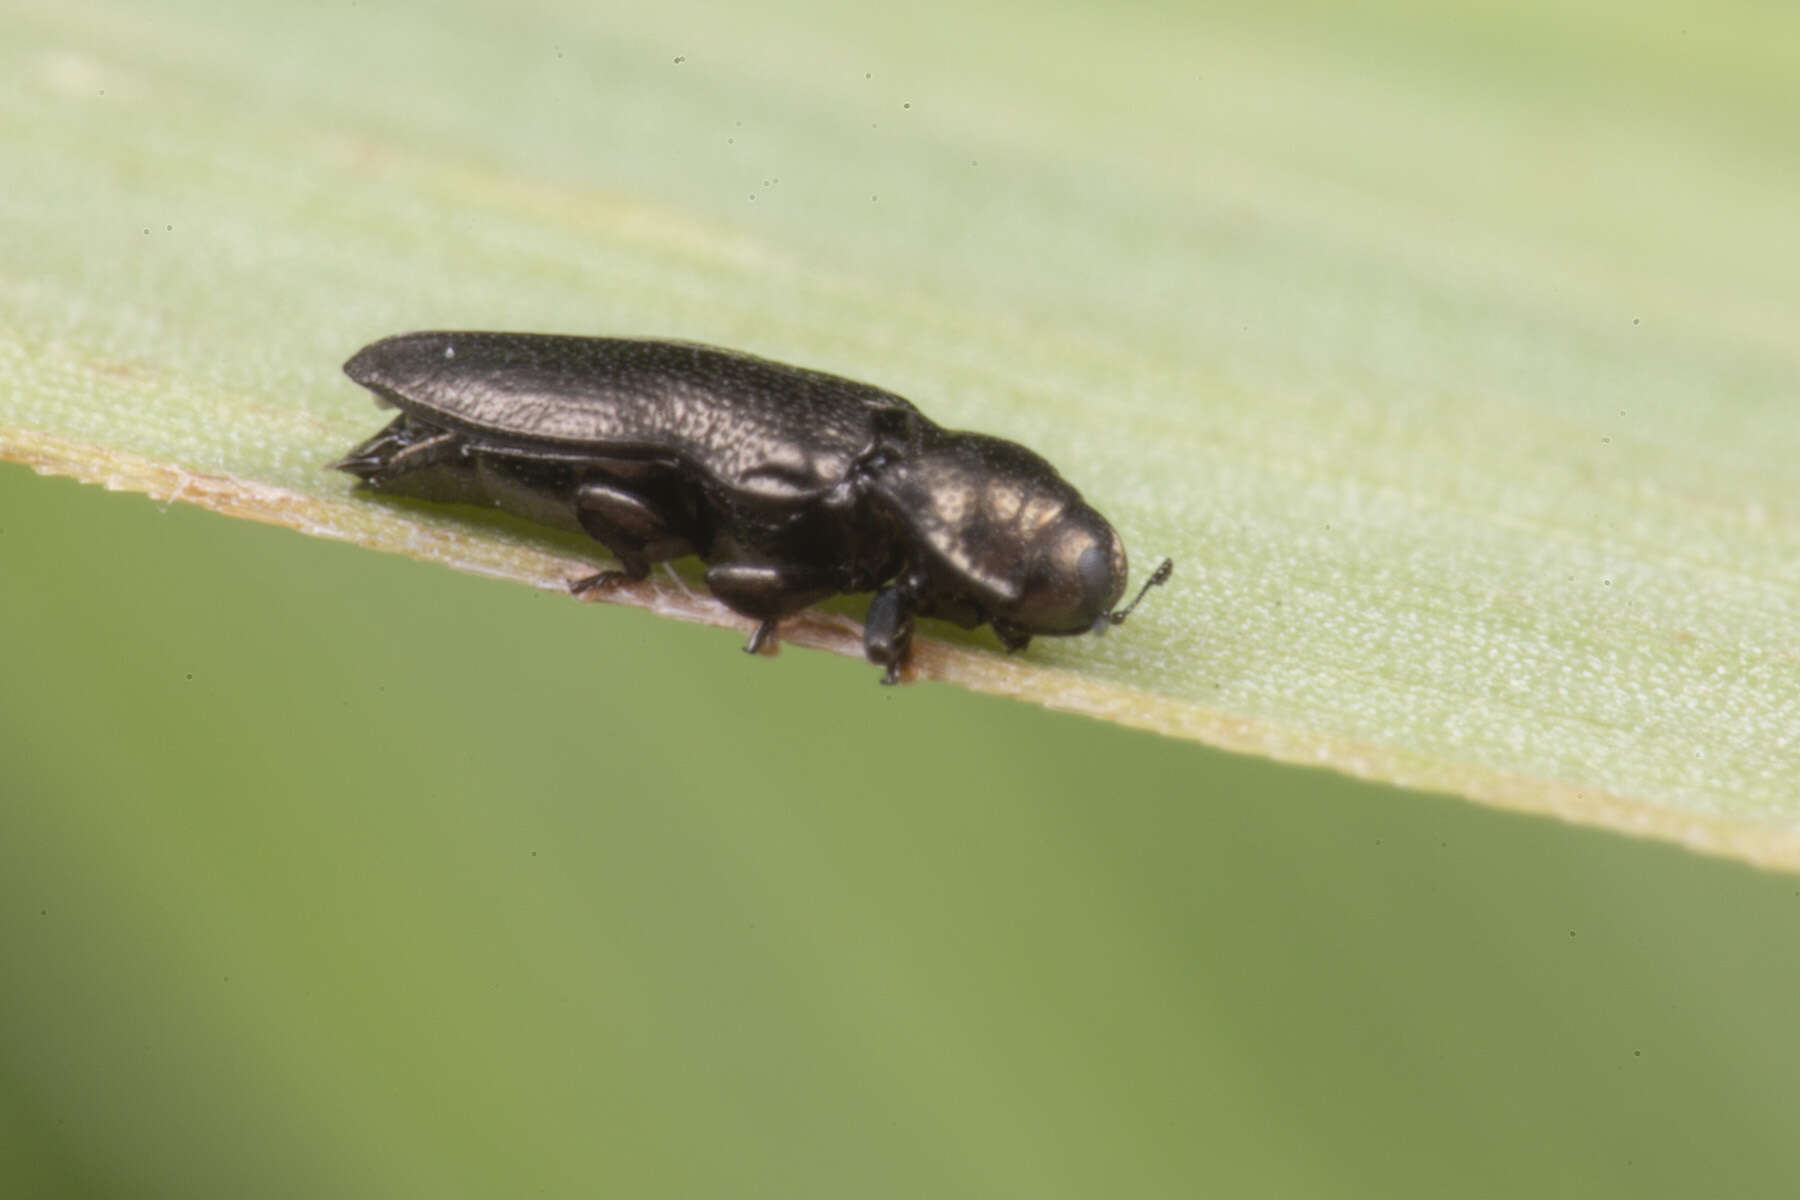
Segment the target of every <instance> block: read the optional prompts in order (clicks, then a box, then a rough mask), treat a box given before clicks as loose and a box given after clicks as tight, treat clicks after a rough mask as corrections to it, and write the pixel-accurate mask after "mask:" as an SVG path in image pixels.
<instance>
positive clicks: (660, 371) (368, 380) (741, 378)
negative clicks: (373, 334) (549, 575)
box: [344, 332, 912, 491]
mask: <svg viewBox="0 0 1800 1200" xmlns="http://www.w3.org/2000/svg"><path fill="white" fill-rule="evenodd" d="M344 370H345V373H346V374H348V375H349V376H350V377H351V378H352V379H354V380H356V382H358V383H360V384H363V385H364V386H366V387H370V388H373V389H375V390H377V391H378V392H380V393H382V394H383V395H385V396H387V397H388V398H390V399H391V400H393V401H394V402H395V403H396V404H398V405H399V406H400V407H402V408H404V409H407V410H408V411H411V412H416V413H419V414H421V415H424V416H426V417H428V418H430V419H432V420H433V422H434V423H436V424H440V425H443V426H445V427H446V428H450V429H455V430H458V431H463V432H468V433H470V434H473V435H476V436H477V437H480V436H482V435H491V436H493V437H494V438H496V439H498V440H499V441H500V442H501V443H502V444H516V443H518V442H521V441H524V442H530V443H536V444H544V445H546V446H547V447H549V448H553V449H564V450H569V451H573V452H576V453H596V452H598V453H606V452H616V453H620V454H637V455H644V456H651V455H657V456H664V457H669V458H675V459H679V460H682V461H684V462H687V463H691V464H693V465H694V466H695V468H696V469H704V470H705V471H706V473H707V474H709V475H710V476H711V477H712V478H714V479H715V480H717V481H718V482H719V483H721V484H723V485H725V486H731V487H741V488H746V489H761V488H767V487H770V486H774V485H776V484H778V483H779V482H780V481H792V482H791V483H790V485H789V486H790V488H791V489H792V490H801V491H804V490H808V489H816V488H817V487H818V486H819V482H820V481H825V483H826V486H829V484H830V483H831V482H835V481H837V480H840V479H842V478H843V477H844V476H845V475H846V474H847V473H848V470H849V467H850V464H851V462H852V461H853V460H854V458H855V457H856V455H857V454H858V453H859V452H861V451H863V450H865V449H867V448H868V446H869V444H870V442H871V441H872V440H873V436H874V422H873V414H875V413H876V412H878V411H881V410H889V411H896V410H897V411H900V412H906V411H910V410H911V409H912V405H910V404H908V403H907V402H906V401H905V400H903V399H901V398H900V397H898V396H895V395H891V394H889V393H887V392H883V391H881V390H880V389H879V388H874V387H870V386H868V385H867V384H861V383H857V382H855V381H853V380H849V379H843V378H839V377H837V376H834V375H828V374H825V373H824V372H821V371H809V370H805V369H803V368H800V367H794V366H789V365H787V364H784V363H776V362H771V361H769V360H767V359H763V358H758V357H755V356H753V355H748V354H739V353H733V352H731V351H727V350H723V349H719V348H717V347H711V346H701V345H697V344H694V343H689V342H673V341H650V340H639V339H625V338H579V337H564V338H557V337H545V336H542V335H531V336H519V335H514V334H508V333H483V332H426V333H415V334H407V335H400V336H397V337H393V338H388V339H384V340H383V341H381V342H378V343H376V344H374V345H371V346H369V347H367V348H365V349H364V350H362V351H360V352H358V353H357V354H356V355H355V356H354V357H352V358H351V360H350V361H349V362H348V363H346V364H345V367H344Z"/></svg>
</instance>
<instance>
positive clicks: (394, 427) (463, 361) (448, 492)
mask: <svg viewBox="0 0 1800 1200" xmlns="http://www.w3.org/2000/svg"><path fill="white" fill-rule="evenodd" d="M344 373H345V374H347V375H349V376H350V378H351V379H353V380H355V381H356V382H357V383H359V384H361V385H363V386H364V387H366V388H368V389H369V390H370V391H372V392H374V393H375V395H376V397H377V399H378V400H379V401H380V402H381V403H383V404H386V405H391V406H393V407H394V408H397V409H399V410H400V415H399V416H397V417H395V418H394V419H393V421H391V422H390V423H389V424H388V425H387V427H386V428H384V429H382V430H381V432H379V433H377V434H376V435H375V436H374V437H371V438H370V439H369V440H368V441H366V442H364V443H363V444H362V445H360V446H358V447H356V449H354V450H352V451H350V453H349V454H347V455H345V456H344V457H343V458H341V459H339V460H338V461H337V462H335V463H333V464H332V465H333V466H334V467H336V468H338V469H339V470H343V471H347V472H349V473H350V474H352V475H354V476H356V478H357V479H358V480H360V481H361V482H362V483H363V484H364V485H365V486H367V487H369V488H372V489H374V490H376V491H382V492H394V493H402V494H407V495H414V496H422V497H425V498H427V499H432V500H440V501H448V502H458V503H473V504H484V505H492V506H496V507H499V508H501V509H503V510H505V511H508V512H512V513H516V514H518V515H520V516H523V517H525V518H527V519H529V520H532V521H536V522H540V523H543V524H547V525H554V526H559V527H563V528H567V529H573V530H579V531H581V532H584V533H586V534H587V535H588V536H590V537H592V538H593V539H594V540H596V541H598V542H599V543H600V544H601V545H603V546H605V547H606V548H607V550H609V551H611V552H612V554H613V556H614V557H615V558H617V559H618V561H619V566H618V567H617V568H616V569H613V570H607V571H601V572H599V573H598V574H594V575H589V576H587V577H585V578H582V579H578V580H575V581H574V582H573V583H571V585H570V589H571V590H572V591H573V592H575V593H576V594H577V595H584V594H588V593H595V592H602V591H605V590H607V589H610V588H612V587H615V586H617V585H618V584H620V583H622V582H625V581H628V580H632V581H635V580H641V579H643V578H644V577H645V576H646V575H648V574H649V571H650V566H651V564H652V563H657V562H662V561H664V560H667V559H672V558H680V557H683V556H686V555H690V554H691V555H698V556H699V557H700V558H701V559H702V560H704V561H705V562H706V563H707V564H708V566H707V570H706V584H707V587H708V588H710V589H711V591H712V593H713V594H714V595H715V596H717V597H718V598H719V599H720V600H722V601H723V602H724V603H725V604H726V605H727V606H729V607H730V608H732V609H733V610H735V611H737V612H739V613H742V614H743V615H744V616H746V617H749V618H751V619H752V620H754V621H755V622H757V625H756V630H755V632H754V633H752V634H751V635H750V641H749V644H748V645H747V646H745V649H746V650H749V651H750V652H751V653H755V652H756V651H758V650H760V649H761V648H763V647H764V646H765V645H768V644H770V643H771V642H772V641H773V639H774V637H775V631H776V626H777V624H778V623H779V622H780V621H781V619H782V618H784V617H787V616H789V615H791V614H793V613H795V612H798V611H799V610H801V609H803V608H805V607H807V606H808V605H810V604H814V603H816V602H818V601H820V600H823V599H825V598H826V597H828V596H833V595H837V594H839V593H855V592H873V593H874V594H875V595H874V599H873V600H872V601H871V603H870V605H869V614H868V619H867V622H866V624H865V627H864V632H863V646H864V650H865V652H866V654H867V655H868V658H869V661H870V662H873V663H875V664H876V665H877V666H880V667H882V668H884V673H883V676H882V682H883V683H894V682H896V681H897V680H898V679H899V678H900V675H901V671H902V669H903V668H904V667H905V665H906V662H907V659H908V656H909V654H910V652H911V647H912V632H913V619H914V618H915V617H937V618H941V619H943V620H947V621H951V622H954V623H955V624H957V625H960V626H962V627H963V628H965V629H973V628H975V627H976V626H979V625H982V624H984V623H985V624H988V625H991V626H992V627H993V630H994V632H995V634H997V635H998V636H999V638H1000V641H1001V642H1002V644H1004V645H1005V646H1006V648H1007V649H1008V650H1022V649H1024V648H1025V646H1026V645H1027V644H1028V643H1029V642H1030V641H1031V639H1032V637H1034V636H1037V635H1041V634H1051V635H1066V634H1078V633H1086V632H1088V631H1090V630H1093V631H1096V632H1099V631H1102V630H1104V629H1105V628H1106V627H1108V626H1110V625H1117V624H1119V623H1121V622H1123V621H1124V619H1125V617H1126V615H1127V614H1128V613H1129V612H1130V611H1131V609H1132V608H1135V607H1136V605H1137V601H1138V600H1141V599H1142V598H1143V595H1144V592H1146V591H1148V590H1149V589H1150V588H1151V587H1152V586H1154V585H1156V584H1160V583H1163V582H1165V581H1166V580H1167V579H1168V578H1169V574H1170V571H1171V570H1172V567H1171V564H1170V563H1169V562H1168V561H1167V560H1166V559H1165V560H1164V561H1163V563H1162V565H1161V566H1159V567H1158V568H1157V569H1156V571H1155V572H1154V573H1153V574H1152V575H1151V577H1150V578H1149V579H1148V580H1146V581H1145V583H1144V586H1143V588H1141V589H1140V590H1139V592H1138V595H1137V598H1136V599H1134V600H1133V601H1132V603H1131V604H1130V605H1129V606H1127V607H1125V608H1118V607H1117V605H1118V603H1119V599H1120V597H1121V596H1123V595H1124V594H1125V578H1126V562H1125V546H1124V544H1123V543H1122V542H1121V541H1120V540H1119V535H1118V534H1117V533H1115V532H1113V528H1112V526H1111V525H1109V524H1107V522H1106V519H1105V518H1104V517H1102V516H1101V515H1100V514H1099V513H1097V512H1095V511H1094V510H1093V508H1091V507H1089V505H1088V504H1087V502H1086V501H1084V500H1083V499H1082V498H1081V493H1079V492H1077V491H1076V490H1075V489H1074V488H1073V487H1071V486H1070V485H1069V484H1068V483H1067V482H1065V481H1064V480H1063V478H1062V476H1060V475H1058V474H1057V473H1056V469H1055V468H1054V467H1052V466H1051V465H1050V464H1049V463H1047V462H1045V461H1044V460H1043V459H1042V458H1040V457H1038V456H1037V455H1036V454H1033V453H1032V452H1031V451H1030V450H1027V449H1026V448H1025V447H1023V446H1020V445H1018V444H1016V443H1014V442H1008V441H1004V440H1002V439H1000V438H996V437H989V436H987V435H985V434H980V433H966V432H958V431H954V430H946V429H942V428H940V427H938V426H937V425H936V424H934V423H932V422H931V421H930V420H929V419H927V418H926V417H925V416H924V414H922V413H920V412H919V410H918V409H916V408H914V407H913V406H912V404H910V403H909V402H907V401H906V400H903V399H902V398H900V397H899V396H896V395H894V394H892V393H891V392H884V391H882V390H881V389H879V388H875V387H871V386H869V385H868V384H865V383H857V382H854V381H853V380H849V379H842V378H839V377H838V376H835V375H827V374H825V373H823V372H819V371H809V370H805V369H804V368H801V367H792V366H788V365H786V364H784V363H778V362H771V361H769V360H767V359H762V358H756V357H754V356H752V355H748V354H740V353H737V352H735V351H731V350H720V349H716V348H714V347H711V346H701V345H696V344H693V343H690V342H675V341H643V340H636V339H627V338H589V337H563V336H556V335H550V334H537V333H454V332H448V333H447V332H431V333H406V334H401V335H399V336H397V337H390V338H384V339H382V340H381V341H379V342H376V343H374V344H373V345H370V346H367V347H365V348H364V349H362V350H361V351H359V352H358V353H357V354H356V355H355V357H353V358H351V359H350V361H349V362H347V363H345V364H344Z"/></svg>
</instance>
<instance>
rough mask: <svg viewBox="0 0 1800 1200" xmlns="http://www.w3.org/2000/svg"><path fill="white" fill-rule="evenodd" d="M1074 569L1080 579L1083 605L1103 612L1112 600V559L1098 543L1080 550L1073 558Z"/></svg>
mask: <svg viewBox="0 0 1800 1200" xmlns="http://www.w3.org/2000/svg"><path fill="white" fill-rule="evenodd" d="M1075 571H1076V574H1077V575H1078V576H1079V577H1080V579H1081V598H1082V601H1083V607H1085V608H1087V609H1088V610H1089V611H1092V612H1105V611H1106V607H1107V605H1108V604H1109V603H1111V601H1112V594H1111V593H1112V583H1113V579H1112V559H1111V558H1110V557H1109V556H1108V555H1107V553H1106V550H1105V549H1104V548H1103V547H1102V546H1100V545H1099V544H1098V543H1096V544H1094V545H1091V546H1089V547H1088V548H1087V549H1086V550H1083V551H1082V552H1081V557H1080V558H1078V559H1076V560H1075Z"/></svg>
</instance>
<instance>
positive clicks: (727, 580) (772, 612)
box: [706, 563, 839, 654]
mask: <svg viewBox="0 0 1800 1200" xmlns="http://www.w3.org/2000/svg"><path fill="white" fill-rule="evenodd" d="M706 586H707V587H708V588H710V589H711V590H712V594H713V595H715V596H717V597H718V598H719V599H720V600H723V601H724V602H725V604H726V606H727V607H729V608H731V609H732V610H734V611H736V612H740V613H743V614H744V615H745V616H746V617H752V618H755V620H756V621H757V622H758V624H757V626H756V629H755V631H754V632H752V633H751V635H750V640H749V641H748V642H746V643H745V644H744V652H745V653H747V654H756V653H759V652H760V651H761V650H762V649H763V647H765V646H767V645H769V644H771V643H772V642H773V641H774V640H775V627H776V625H778V624H779V623H780V622H781V619H782V618H783V617H788V616H792V615H793V614H794V613H797V612H799V611H800V610H801V609H803V608H805V607H807V606H808V605H811V604H817V603H818V602H819V601H821V600H823V599H825V597H827V596H831V595H835V594H836V593H837V592H838V590H839V588H838V586H837V579H836V576H835V574H834V573H833V572H831V571H828V570H825V569H824V568H821V567H807V566H800V565H798V564H795V563H714V564H713V565H712V566H710V567H708V568H707V569H706Z"/></svg>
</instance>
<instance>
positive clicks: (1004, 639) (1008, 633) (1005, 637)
mask: <svg viewBox="0 0 1800 1200" xmlns="http://www.w3.org/2000/svg"><path fill="white" fill-rule="evenodd" d="M993 624H994V636H996V637H998V638H999V639H1000V644H1001V645H1002V646H1005V647H1006V652H1007V653H1008V654H1016V653H1018V652H1019V651H1020V650H1023V649H1024V648H1025V647H1027V646H1029V645H1031V635H1030V634H1029V633H1026V632H1025V631H1024V630H1023V629H1020V628H1019V627H1018V626H1017V625H1013V624H1010V623H1008V622H1006V621H995V622H994V623H993Z"/></svg>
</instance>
